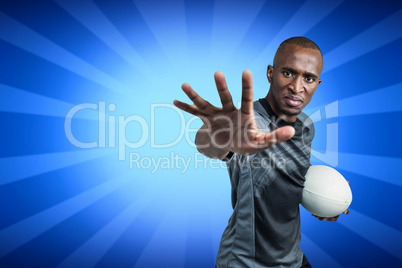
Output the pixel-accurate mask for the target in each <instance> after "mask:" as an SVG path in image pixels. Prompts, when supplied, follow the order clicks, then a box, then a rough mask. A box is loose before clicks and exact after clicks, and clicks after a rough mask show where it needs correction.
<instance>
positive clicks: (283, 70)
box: [267, 44, 323, 122]
mask: <svg viewBox="0 0 402 268" xmlns="http://www.w3.org/2000/svg"><path fill="white" fill-rule="evenodd" d="M322 66H323V62H322V57H321V53H320V52H319V51H318V50H316V49H310V48H303V47H300V46H298V45H294V44H290V45H286V46H285V47H284V48H283V49H281V50H280V51H278V52H277V54H276V56H275V60H274V66H271V65H269V66H268V70H267V78H268V81H269V83H270V84H271V86H270V89H269V92H268V102H269V104H270V105H271V107H272V109H273V110H274V112H275V113H277V114H278V115H279V116H281V117H282V118H283V119H284V120H286V121H288V122H294V121H296V118H297V115H298V114H299V113H300V112H301V111H302V110H303V108H304V107H306V105H307V104H308V103H309V102H310V101H311V98H312V97H313V94H314V92H315V90H316V89H317V87H318V85H319V84H320V83H321V79H319V76H320V74H321V71H322Z"/></svg>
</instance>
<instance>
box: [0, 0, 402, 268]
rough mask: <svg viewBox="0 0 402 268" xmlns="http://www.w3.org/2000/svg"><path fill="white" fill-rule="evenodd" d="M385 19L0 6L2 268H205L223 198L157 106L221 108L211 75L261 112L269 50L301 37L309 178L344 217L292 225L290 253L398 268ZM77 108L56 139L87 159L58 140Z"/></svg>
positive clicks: (366, 4)
mask: <svg viewBox="0 0 402 268" xmlns="http://www.w3.org/2000/svg"><path fill="white" fill-rule="evenodd" d="M401 8H402V4H401V3H399V1H375V2H374V1H373V2H372V3H370V1H353V0H345V1H343V0H335V1H318V0H306V1H295V0H292V1H262V0H261V1H246V0H239V1H224V0H216V1H208V0H203V1H201V0H197V1H190V0H188V1H186V0H184V1H183V0H174V1H163V0H158V1H154V0H152V1H145V0H142V1H131V0H119V1H107V0H94V1H88V0H83V1H70V0H55V1H1V4H0V96H1V97H0V124H1V127H0V137H1V139H0V157H1V158H0V206H1V209H0V213H1V215H0V266H1V267H55V266H58V267H93V266H96V267H213V266H214V264H215V258H216V254H217V251H218V246H219V241H220V237H221V234H222V232H223V230H224V228H225V226H226V223H227V220H228V218H229V216H230V214H231V210H232V208H231V204H230V182H229V178H228V174H227V170H226V169H225V167H224V166H223V165H222V164H221V163H220V162H218V161H215V162H214V161H210V160H207V159H206V158H205V157H203V156H201V155H199V154H198V153H197V150H196V149H195V148H194V146H193V145H192V140H193V139H194V132H193V131H192V132H191V130H194V129H196V128H197V127H200V125H201V122H200V121H199V120H198V119H193V117H192V116H189V115H184V114H182V113H180V112H178V111H177V110H175V109H173V107H172V101H173V100H174V99H179V100H182V101H188V100H187V97H186V96H185V95H184V93H183V92H182V91H181V89H180V86H181V84H182V83H184V82H188V83H190V84H191V85H192V86H193V88H194V89H196V90H197V92H199V94H200V95H201V96H202V97H204V98H205V99H207V100H210V101H211V103H213V104H215V105H219V103H220V102H219V98H218V94H217V92H216V89H215V87H214V81H213V73H214V72H215V71H217V70H222V71H223V72H224V73H225V75H226V78H227V81H228V85H229V89H230V90H231V92H232V95H233V99H234V100H235V102H238V101H239V100H240V98H241V72H242V71H243V70H244V69H250V70H251V71H252V73H253V77H254V99H258V98H261V97H265V95H266V93H267V91H268V82H267V81H266V78H265V71H266V66H267V65H268V64H271V63H272V58H273V54H274V52H275V50H276V48H277V46H278V45H279V43H280V42H281V41H283V40H284V39H286V38H288V37H291V36H296V35H304V36H307V37H309V38H311V39H312V40H314V41H315V42H316V43H317V44H318V45H319V46H320V47H321V49H322V52H323V54H324V61H325V67H324V71H323V74H322V76H321V78H322V80H323V82H322V83H321V85H320V86H319V88H318V89H317V91H316V94H315V96H314V98H313V100H312V102H311V103H310V104H309V106H308V110H306V113H308V114H310V115H311V116H312V118H314V120H315V121H316V123H315V126H316V136H315V140H314V142H313V146H312V147H313V152H314V154H313V157H312V164H327V165H331V166H333V167H335V168H336V169H337V170H339V171H340V172H341V173H342V174H343V175H344V176H345V177H346V178H347V179H348V180H349V181H350V185H351V187H352V190H353V195H354V200H353V203H352V205H351V207H350V211H351V212H350V214H349V215H342V216H341V217H340V218H339V220H338V221H337V222H320V221H318V220H317V219H315V218H314V217H312V216H311V215H310V214H309V213H308V212H306V211H305V210H304V209H303V208H301V214H302V242H301V247H302V249H303V250H304V252H305V254H306V255H307V257H308V258H309V260H310V262H311V263H312V264H313V266H315V267H401V266H402V251H401V248H402V215H401V205H402V202H401V196H402V180H401V175H400V171H401V166H402V146H401V145H402V139H401V137H402V130H401V129H402V128H401V126H400V122H401V118H402V106H401V99H402V75H401V74H400V72H401V71H400V70H401V68H400V63H401V62H402V53H401V48H402V9H401ZM77 105H81V106H79V107H83V106H82V105H87V107H92V109H91V108H86V109H82V110H80V111H78V112H77V113H76V114H75V115H74V116H73V118H71V133H72V134H73V136H74V138H75V139H76V140H78V141H80V142H84V143H86V144H87V145H88V143H89V144H90V145H94V146H89V147H94V148H80V147H77V146H75V145H73V144H72V143H71V142H70V141H69V140H68V138H67V136H66V131H65V129H66V125H65V123H66V122H68V119H67V121H66V116H67V114H68V112H69V111H71V109H72V108H73V107H76V106H77ZM91 105H92V106H91ZM102 110H104V111H105V113H102ZM130 116H131V117H130ZM129 118H131V119H132V121H131V122H128V119H129ZM126 119H127V120H126ZM125 120H126V121H125ZM67 125H68V124H67ZM183 131H184V132H183ZM70 138H71V137H70ZM125 140H126V141H127V143H129V144H131V145H132V146H131V147H133V148H126V147H125V146H124V143H123V142H124V141H125ZM124 150H125V151H124ZM119 153H120V157H121V158H125V160H123V159H121V160H119ZM130 159H131V161H130ZM153 161H154V162H153ZM158 161H159V162H158ZM130 163H131V166H130ZM158 163H159V164H158ZM157 164H158V166H156V165H157ZM185 164H186V165H188V166H187V167H186V166H185Z"/></svg>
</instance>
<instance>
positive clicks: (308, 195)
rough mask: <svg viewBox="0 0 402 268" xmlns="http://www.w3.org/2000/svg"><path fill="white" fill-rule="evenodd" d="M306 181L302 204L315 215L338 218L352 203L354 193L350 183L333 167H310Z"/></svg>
mask: <svg viewBox="0 0 402 268" xmlns="http://www.w3.org/2000/svg"><path fill="white" fill-rule="evenodd" d="M305 179H306V181H305V182H304V189H303V199H302V203H301V204H302V206H303V207H304V208H305V209H307V210H308V211H309V212H311V213H312V214H314V215H317V216H319V217H334V216H338V215H339V214H341V213H342V212H344V211H345V210H346V209H347V208H348V207H349V205H350V203H351V202H352V191H351V190H350V187H349V184H348V182H347V181H346V180H345V178H344V177H343V176H342V175H341V174H340V173H339V172H338V171H336V170H335V169H333V168H331V167H327V166H322V165H315V166H310V168H309V169H308V171H307V173H306V176H305Z"/></svg>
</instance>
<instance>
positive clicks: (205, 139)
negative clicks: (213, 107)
mask: <svg viewBox="0 0 402 268" xmlns="http://www.w3.org/2000/svg"><path fill="white" fill-rule="evenodd" d="M195 145H196V146H197V150H198V151H199V152H200V153H202V154H203V155H205V156H207V157H209V158H215V159H223V158H225V156H227V155H228V153H229V149H228V148H224V147H220V146H218V145H217V144H215V142H212V141H211V135H210V133H209V132H208V129H207V127H206V125H205V124H204V125H203V126H202V127H201V128H200V129H199V130H198V131H197V134H196V136H195Z"/></svg>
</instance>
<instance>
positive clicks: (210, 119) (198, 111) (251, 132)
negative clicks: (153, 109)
mask: <svg viewBox="0 0 402 268" xmlns="http://www.w3.org/2000/svg"><path fill="white" fill-rule="evenodd" d="M215 83H216V87H217V89H218V93H219V97H220V99H221V103H222V108H218V107H215V106H213V105H212V104H210V103H209V102H207V101H206V100H204V99H203V98H201V97H200V96H199V95H198V94H197V93H196V92H195V91H194V90H193V89H192V88H191V86H190V85H189V84H183V85H182V89H183V91H184V92H185V93H186V95H187V96H188V97H189V98H190V100H191V101H192V102H193V103H194V104H192V105H189V104H187V103H184V102H181V101H178V100H175V101H174V104H175V105H176V106H177V107H178V108H179V109H181V110H183V111H185V112H188V113H190V114H192V115H195V116H198V117H199V118H200V119H201V120H202V121H203V123H204V126H203V129H204V130H205V132H206V134H207V135H209V137H210V139H209V140H210V142H211V143H212V146H214V147H215V148H221V149H222V150H226V151H232V152H234V153H238V154H242V155H247V154H254V153H258V152H260V151H262V150H264V149H266V148H269V147H270V146H272V145H273V144H275V143H278V142H282V141H285V140H287V139H289V138H291V137H292V136H293V135H294V129H293V127H291V126H285V127H281V128H278V129H276V130H274V131H272V132H270V133H266V132H262V131H260V130H259V129H258V125H257V122H256V121H255V116H254V109H253V80H252V75H251V72H250V71H248V70H246V71H244V72H243V75H242V101H241V107H240V109H237V108H236V107H235V106H234V105H233V100H232V96H231V94H230V92H229V90H228V88H227V84H226V81H225V77H224V75H223V73H222V72H216V73H215ZM210 145H211V144H205V146H210ZM197 146H198V145H197Z"/></svg>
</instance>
